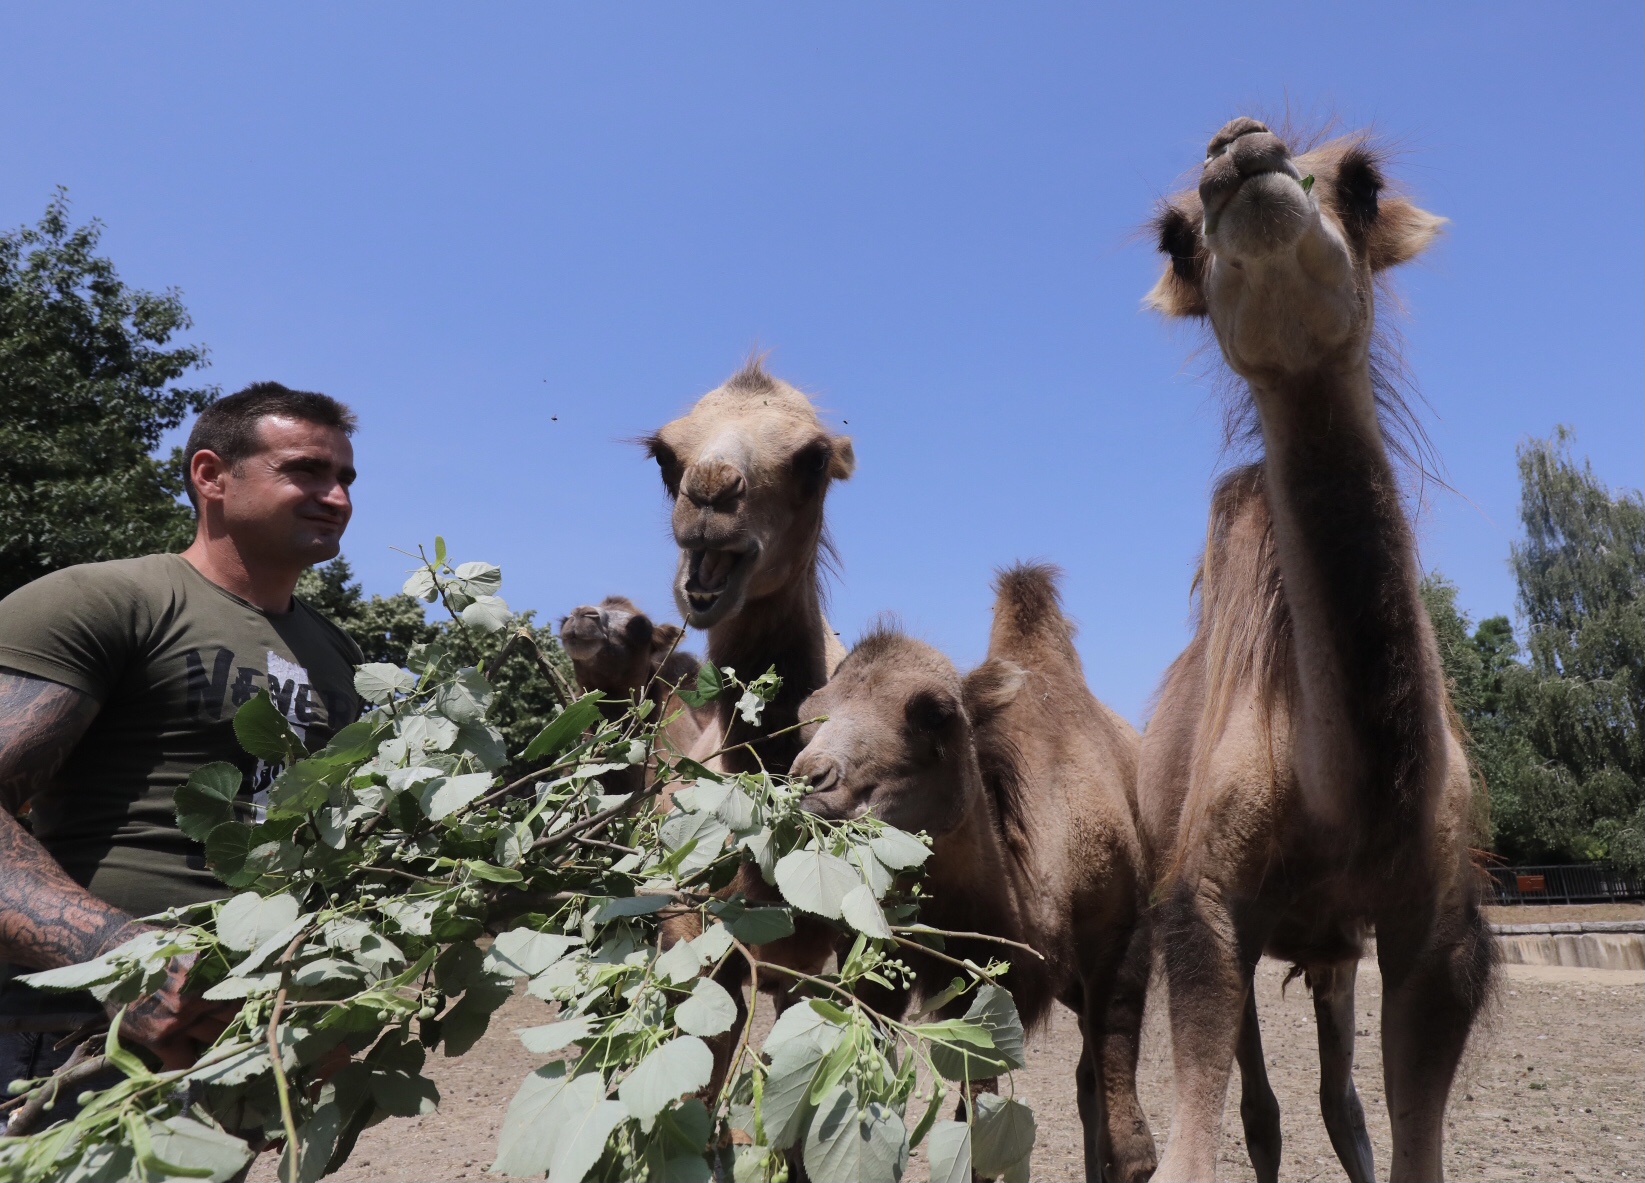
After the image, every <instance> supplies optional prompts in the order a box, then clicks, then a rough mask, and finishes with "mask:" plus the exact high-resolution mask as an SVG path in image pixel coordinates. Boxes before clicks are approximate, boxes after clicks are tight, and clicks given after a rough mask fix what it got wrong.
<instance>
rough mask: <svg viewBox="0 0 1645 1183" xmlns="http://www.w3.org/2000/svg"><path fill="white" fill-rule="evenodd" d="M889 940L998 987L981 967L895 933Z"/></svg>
mask: <svg viewBox="0 0 1645 1183" xmlns="http://www.w3.org/2000/svg"><path fill="white" fill-rule="evenodd" d="M891 939H892V940H893V941H896V942H897V944H899V945H902V946H904V947H905V948H909V949H918V950H919V951H920V952H921V953H924V954H925V955H926V956H927V957H935V958H936V959H937V960H938V961H946V962H948V964H949V965H952V966H955V967H956V968H958V969H963V970H965V971H966V972H967V973H974V974H976V975H977V976H978V977H980V978H981V979H982V980H983V981H985V982H988V983H990V984H992V985H996V986H997V985H999V983H998V982H995V981H994V975H993V974H991V973H989V972H988V971H987V970H985V969H983V968H982V966H980V965H974V964H970V963H967V962H964V961H961V960H960V959H959V958H958V957H950V956H949V955H948V954H946V953H939V952H938V951H937V950H935V949H933V948H931V946H929V945H922V944H920V943H919V942H918V941H911V940H909V939H908V938H907V937H899V936H898V935H897V934H896V933H892V934H891Z"/></svg>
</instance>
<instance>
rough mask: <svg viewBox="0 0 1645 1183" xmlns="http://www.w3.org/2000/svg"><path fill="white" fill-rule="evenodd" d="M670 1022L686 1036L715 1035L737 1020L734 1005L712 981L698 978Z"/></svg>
mask: <svg viewBox="0 0 1645 1183" xmlns="http://www.w3.org/2000/svg"><path fill="white" fill-rule="evenodd" d="M676 947H677V946H676ZM674 1021H675V1022H676V1023H677V1024H679V1027H680V1030H681V1031H684V1032H685V1033H686V1034H688V1035H701V1036H705V1037H706V1036H709V1035H718V1034H720V1032H722V1031H728V1030H730V1029H731V1024H733V1023H735V1022H736V1021H737V1003H736V1000H735V999H733V998H732V997H731V995H730V994H729V993H727V991H726V989H725V987H724V986H722V985H720V984H719V983H718V982H716V981H715V980H714V979H713V978H698V979H697V984H696V985H695V986H693V987H692V988H691V997H690V998H688V999H686V1000H685V1001H684V1002H682V1003H680V1005H679V1006H678V1007H676V1008H675V1010H674Z"/></svg>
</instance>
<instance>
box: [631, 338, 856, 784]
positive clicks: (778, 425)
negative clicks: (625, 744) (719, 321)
mask: <svg viewBox="0 0 1645 1183" xmlns="http://www.w3.org/2000/svg"><path fill="white" fill-rule="evenodd" d="M644 443H645V446H646V450H647V451H648V452H649V453H650V455H651V456H652V458H653V459H655V460H656V462H657V467H658V469H659V470H660V472H661V474H662V478H663V485H664V487H665V488H666V489H667V490H668V495H669V496H670V497H671V498H673V500H674V512H673V527H674V541H675V542H676V543H677V544H678V546H679V548H680V560H679V569H678V573H677V575H676V577H675V581H674V598H675V602H676V603H677V604H678V605H679V609H680V612H681V614H682V616H683V617H684V619H685V622H686V624H687V625H688V626H690V627H691V628H697V629H703V630H706V631H707V633H708V660H709V661H711V662H713V663H714V664H715V665H717V666H721V667H724V666H730V667H731V668H732V669H734V670H736V671H737V673H738V674H739V675H740V676H741V677H743V678H745V679H748V680H753V679H754V678H755V677H758V676H759V675H760V674H763V673H764V672H765V671H766V670H767V669H769V668H772V667H775V668H776V670H777V674H778V676H779V677H780V678H781V679H782V688H781V689H780V690H779V691H778V694H777V698H776V700H775V701H773V702H772V703H770V704H769V705H768V706H767V707H766V709H765V712H764V715H763V717H762V718H761V721H760V723H759V724H758V725H757V726H752V727H751V726H750V725H749V724H747V723H745V722H742V721H741V720H740V719H739V718H738V716H737V715H736V712H735V704H734V703H733V702H732V700H731V699H729V698H727V699H724V700H723V701H721V702H720V703H719V704H718V705H717V708H716V709H717V715H718V726H717V727H714V728H711V729H709V731H707V732H705V733H704V736H703V738H702V739H701V740H700V741H699V745H698V746H699V749H700V750H699V753H698V754H699V755H701V756H703V757H704V758H708V757H710V756H713V757H714V760H715V763H716V765H717V766H718V767H720V768H722V769H723V770H725V771H728V772H752V771H755V770H756V769H758V768H762V767H763V768H765V769H767V770H769V771H772V772H787V771H788V766H789V765H790V764H791V763H792V762H793V760H794V756H795V754H796V753H797V752H798V751H799V750H800V739H799V735H798V734H797V733H796V732H795V731H793V730H792V728H793V726H794V724H796V723H798V722H799V713H798V712H799V704H800V703H801V702H802V701H803V700H804V699H805V697H806V695H808V694H810V693H811V692H812V691H813V690H815V689H816V688H817V687H819V686H821V685H822V684H823V683H824V682H825V681H827V679H828V674H829V671H830V670H831V669H833V668H834V667H835V666H837V665H838V664H839V662H840V661H841V660H842V659H843V658H844V656H845V650H844V647H843V646H841V645H840V642H839V639H838V638H837V637H835V635H834V633H833V630H832V629H830V628H829V627H828V621H827V620H826V619H825V618H824V617H823V613H822V588H821V567H822V564H823V563H825V562H826V561H827V560H828V559H829V558H830V557H831V554H832V551H831V548H830V546H829V543H828V538H827V531H826V529H825V527H824V522H823V502H824V500H825V499H826V497H827V495H828V489H829V486H830V485H831V484H832V483H833V482H834V481H837V480H845V479H847V478H848V477H850V475H851V473H852V471H853V470H854V469H855V467H856V454H855V453H854V452H853V450H852V447H851V440H850V438H849V437H847V436H843V435H833V434H830V433H829V432H827V431H826V430H824V429H823V426H822V422H821V420H820V419H818V417H817V412H816V409H815V408H814V407H812V405H811V400H809V399H808V398H806V396H805V395H804V394H802V393H800V392H799V391H798V390H796V389H794V387H792V386H790V385H788V383H786V382H782V381H779V380H777V379H776V378H773V377H771V375H769V374H767V373H766V372H765V369H764V367H763V366H762V365H761V364H760V362H759V361H758V360H751V361H750V362H748V364H746V365H745V366H744V367H743V368H742V369H741V370H739V371H738V372H737V373H735V374H733V375H732V376H731V377H730V378H729V379H728V380H727V381H726V382H725V384H724V385H722V386H720V387H718V388H716V389H714V390H711V391H709V392H708V393H707V394H705V395H703V396H702V398H700V399H698V400H697V403H696V405H695V406H693V407H692V408H691V411H690V413H689V414H687V415H685V416H683V417H682V418H679V419H675V420H674V421H673V422H671V423H667V424H665V425H664V426H663V427H662V428H660V429H659V430H658V431H657V432H656V433H655V434H653V435H651V436H649V437H647V439H646V440H645V441H644ZM779 731H781V732H784V734H782V735H776V734H774V733H776V732H779ZM728 743H729V744H734V745H735V744H747V745H748V746H746V747H737V748H735V750H731V751H726V752H724V753H723V754H719V755H715V753H718V752H719V750H720V749H721V748H724V747H725V746H726V745H727V744H728Z"/></svg>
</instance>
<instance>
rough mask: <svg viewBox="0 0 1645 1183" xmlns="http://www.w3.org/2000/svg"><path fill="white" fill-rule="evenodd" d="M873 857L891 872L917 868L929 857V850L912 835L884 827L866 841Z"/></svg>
mask: <svg viewBox="0 0 1645 1183" xmlns="http://www.w3.org/2000/svg"><path fill="white" fill-rule="evenodd" d="M868 849H869V850H872V851H873V852H874V857H875V858H877V859H879V860H880V862H882V863H884V864H885V865H886V866H888V867H890V868H891V869H892V870H893V871H906V870H908V869H910V868H911V867H917V866H919V865H920V864H921V863H923V862H925V860H926V859H928V858H930V857H931V848H930V847H929V846H927V845H926V844H925V843H923V842H921V841H920V840H919V839H918V838H916V837H914V835H912V834H908V833H904V832H903V831H902V830H898V829H896V828H894V827H892V826H886V827H884V828H883V829H881V830H880V832H879V833H878V834H875V835H874V836H873V837H872V838H870V839H869V840H868Z"/></svg>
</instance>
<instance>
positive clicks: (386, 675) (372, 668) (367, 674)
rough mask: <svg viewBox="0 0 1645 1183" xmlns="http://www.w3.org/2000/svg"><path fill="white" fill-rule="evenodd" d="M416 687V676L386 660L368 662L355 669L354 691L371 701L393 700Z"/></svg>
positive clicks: (380, 702) (379, 702)
mask: <svg viewBox="0 0 1645 1183" xmlns="http://www.w3.org/2000/svg"><path fill="white" fill-rule="evenodd" d="M416 688H417V679H416V677H414V676H413V675H412V674H411V673H410V672H409V671H407V670H403V669H401V668H400V667H399V666H397V665H390V664H389V663H388V662H386V661H372V662H367V663H366V664H365V665H363V666H361V667H360V668H359V669H357V670H355V671H354V692H355V693H356V694H358V695H359V696H360V697H361V698H363V699H365V700H366V701H367V702H370V703H377V704H379V705H380V704H382V703H386V702H392V701H393V700H394V699H395V698H396V697H397V696H399V695H401V694H410V693H411V692H412V691H413V690H415V689H416Z"/></svg>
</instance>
